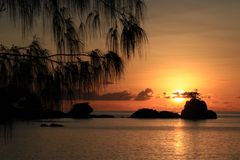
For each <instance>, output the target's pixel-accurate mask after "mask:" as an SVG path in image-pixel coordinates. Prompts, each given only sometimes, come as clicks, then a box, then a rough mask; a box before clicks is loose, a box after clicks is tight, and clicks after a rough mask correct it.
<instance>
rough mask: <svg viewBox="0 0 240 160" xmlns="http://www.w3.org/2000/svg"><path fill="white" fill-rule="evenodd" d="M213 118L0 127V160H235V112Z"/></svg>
mask: <svg viewBox="0 0 240 160" xmlns="http://www.w3.org/2000/svg"><path fill="white" fill-rule="evenodd" d="M220 116H221V117H220V118H219V119H217V120H203V121H186V120H180V119H177V120H172V119H169V120H163V119H158V120H138V119H129V118H115V119H90V120H74V119H60V120H56V121H57V123H61V124H64V125H65V127H63V128H41V127H39V125H40V124H41V123H42V122H36V121H35V122H14V123H13V124H10V125H0V129H1V130H0V134H1V135H0V138H1V139H0V160H31V159H32V160H85V159H86V160H91V159H93V160H95V159H96V160H99V159H103V160H108V159H112V160H120V159H121V160H125V159H129V160H134V159H136V160H141V159H142V160H148V159H149V160H155V159H156V160H161V159H164V160H168V159H169V160H175V159H181V160H182V159H197V160H201V159H207V160H211V159H217V160H219V159H221V160H224V159H226V160H240V114H221V115H220Z"/></svg>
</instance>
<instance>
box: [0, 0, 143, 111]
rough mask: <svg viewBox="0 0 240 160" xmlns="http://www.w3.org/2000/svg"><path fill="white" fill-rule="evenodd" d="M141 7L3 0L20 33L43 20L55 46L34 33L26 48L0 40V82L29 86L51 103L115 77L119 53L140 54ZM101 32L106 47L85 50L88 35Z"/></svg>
mask: <svg viewBox="0 0 240 160" xmlns="http://www.w3.org/2000/svg"><path fill="white" fill-rule="evenodd" d="M144 10H145V3H144V1H143V0H2V1H1V2H0V12H1V14H3V13H4V12H6V13H7V14H6V16H10V19H11V21H12V22H14V23H15V24H20V26H21V28H22V35H23V38H24V37H26V36H27V35H28V34H29V33H30V32H31V31H33V29H34V27H35V26H36V24H39V23H41V24H42V25H43V30H48V32H49V33H51V34H52V37H53V41H54V43H55V45H56V48H57V50H56V53H49V51H48V50H46V49H44V48H42V46H41V45H40V44H39V42H38V40H37V39H36V38H34V40H33V42H32V43H31V44H30V45H29V46H26V47H17V46H12V47H10V48H9V47H5V46H4V45H1V46H0V75H1V76H0V87H1V88H6V87H17V88H25V89H26V88H27V89H28V90H29V91H30V92H33V93H36V94H37V95H38V96H39V97H40V98H41V101H42V103H43V104H44V105H45V106H46V108H47V107H50V108H52V106H60V104H61V100H62V99H66V98H67V99H74V98H77V97H76V95H78V96H81V94H83V93H84V92H89V91H94V90H98V89H100V88H102V87H104V84H106V82H108V81H115V80H118V79H119V78H120V77H121V75H122V73H123V71H124V62H123V58H121V57H124V58H125V59H126V60H127V59H129V58H132V57H134V56H135V53H141V50H142V46H143V45H145V44H146V42H147V36H146V33H145V31H144V30H143V29H142V20H143V17H144ZM76 24H79V25H76ZM104 36H105V38H106V48H107V51H106V52H101V51H100V50H98V49H96V50H93V51H85V49H84V46H85V42H86V39H87V40H89V39H92V40H93V39H94V38H96V37H104ZM76 89H77V91H78V92H77V91H76ZM56 109H59V108H56Z"/></svg>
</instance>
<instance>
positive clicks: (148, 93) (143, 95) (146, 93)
mask: <svg viewBox="0 0 240 160" xmlns="http://www.w3.org/2000/svg"><path fill="white" fill-rule="evenodd" d="M152 95H153V90H152V89H150V88H146V89H145V90H143V91H141V92H139V93H138V95H137V96H136V97H135V98H134V100H136V101H145V100H149V99H151V98H152Z"/></svg>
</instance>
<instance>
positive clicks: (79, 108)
mask: <svg viewBox="0 0 240 160" xmlns="http://www.w3.org/2000/svg"><path fill="white" fill-rule="evenodd" d="M92 111H93V108H92V107H91V106H90V105H89V104H88V103H78V104H75V105H73V107H72V109H71V111H70V112H69V113H68V116H69V117H71V118H91V115H90V113H91V112H92Z"/></svg>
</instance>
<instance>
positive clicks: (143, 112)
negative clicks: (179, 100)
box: [130, 108, 180, 118]
mask: <svg viewBox="0 0 240 160" xmlns="http://www.w3.org/2000/svg"><path fill="white" fill-rule="evenodd" d="M130 117H131V118H180V115H179V114H178V113H174V112H169V111H160V112H158V111H156V110H153V109H148V108H143V109H139V110H137V111H136V112H134V113H133V114H132V115H131V116H130Z"/></svg>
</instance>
